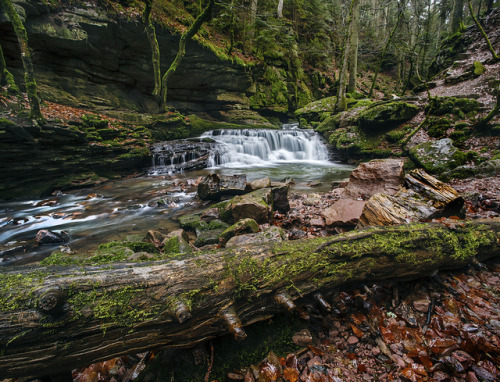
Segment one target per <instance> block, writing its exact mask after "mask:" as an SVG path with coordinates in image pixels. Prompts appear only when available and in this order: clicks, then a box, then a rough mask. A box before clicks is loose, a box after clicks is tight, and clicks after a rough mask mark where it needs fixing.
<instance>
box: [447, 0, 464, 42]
mask: <svg viewBox="0 0 500 382" xmlns="http://www.w3.org/2000/svg"><path fill="white" fill-rule="evenodd" d="M464 2H465V0H455V1H454V2H453V11H452V12H451V23H450V28H451V30H450V32H451V34H453V33H455V32H457V31H458V30H459V29H460V24H461V23H462V22H463V18H464Z"/></svg>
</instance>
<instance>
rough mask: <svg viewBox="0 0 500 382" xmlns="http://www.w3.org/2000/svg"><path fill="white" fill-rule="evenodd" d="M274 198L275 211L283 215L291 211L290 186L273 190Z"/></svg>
mask: <svg viewBox="0 0 500 382" xmlns="http://www.w3.org/2000/svg"><path fill="white" fill-rule="evenodd" d="M271 193H272V196H273V209H274V211H279V212H281V213H282V214H286V213H287V212H288V211H290V203H289V202H288V186H286V185H282V186H277V187H273V188H272V189H271Z"/></svg>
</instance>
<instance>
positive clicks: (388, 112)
mask: <svg viewBox="0 0 500 382" xmlns="http://www.w3.org/2000/svg"><path fill="white" fill-rule="evenodd" d="M417 113H418V107H417V106H415V105H412V104H409V103H406V102H401V101H398V102H389V103H384V104H381V105H375V106H372V107H368V108H366V109H364V110H363V111H362V112H361V113H360V114H359V117H358V124H359V127H360V128H361V129H364V130H369V129H378V128H381V127H393V126H395V125H399V124H400V123H403V122H406V121H408V120H410V119H411V118H413V117H414V116H415V115H417Z"/></svg>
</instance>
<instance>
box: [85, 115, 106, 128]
mask: <svg viewBox="0 0 500 382" xmlns="http://www.w3.org/2000/svg"><path fill="white" fill-rule="evenodd" d="M82 122H83V126H84V127H85V128H95V129H104V128H107V127H108V125H109V121H108V120H107V119H102V118H101V117H100V116H98V115H95V114H84V115H82Z"/></svg>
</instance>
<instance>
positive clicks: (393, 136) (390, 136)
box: [385, 130, 406, 143]
mask: <svg viewBox="0 0 500 382" xmlns="http://www.w3.org/2000/svg"><path fill="white" fill-rule="evenodd" d="M405 135H406V132H405V131H404V130H393V131H389V132H388V133H387V134H386V135H385V136H386V139H387V141H389V142H393V143H396V142H399V141H400V140H401V139H402V138H403V137H404V136H405Z"/></svg>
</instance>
